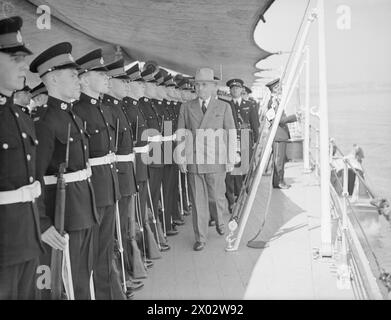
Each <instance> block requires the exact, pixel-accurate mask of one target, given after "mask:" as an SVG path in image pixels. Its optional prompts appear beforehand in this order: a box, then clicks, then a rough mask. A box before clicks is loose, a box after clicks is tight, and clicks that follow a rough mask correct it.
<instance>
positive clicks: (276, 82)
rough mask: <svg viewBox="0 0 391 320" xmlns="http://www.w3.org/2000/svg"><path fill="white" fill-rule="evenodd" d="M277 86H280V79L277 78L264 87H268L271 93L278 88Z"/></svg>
mask: <svg viewBox="0 0 391 320" xmlns="http://www.w3.org/2000/svg"><path fill="white" fill-rule="evenodd" d="M279 84H280V78H277V79H274V80H272V81H270V82H268V83H266V84H265V86H266V87H268V88H269V90H270V91H273V90H274V89H277V88H278V86H279Z"/></svg>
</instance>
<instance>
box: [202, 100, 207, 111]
mask: <svg viewBox="0 0 391 320" xmlns="http://www.w3.org/2000/svg"><path fill="white" fill-rule="evenodd" d="M201 110H202V112H203V113H204V114H205V112H206V105H205V101H204V100H202V107H201Z"/></svg>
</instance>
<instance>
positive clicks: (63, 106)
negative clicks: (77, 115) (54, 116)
mask: <svg viewBox="0 0 391 320" xmlns="http://www.w3.org/2000/svg"><path fill="white" fill-rule="evenodd" d="M67 108H68V106H67V104H66V103H64V102H63V103H61V110H66V109H67Z"/></svg>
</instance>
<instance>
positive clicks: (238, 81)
mask: <svg viewBox="0 0 391 320" xmlns="http://www.w3.org/2000/svg"><path fill="white" fill-rule="evenodd" d="M226 85H227V87H229V88H232V87H240V88H243V86H244V82H243V80H241V79H231V80H228V81H227V83H226Z"/></svg>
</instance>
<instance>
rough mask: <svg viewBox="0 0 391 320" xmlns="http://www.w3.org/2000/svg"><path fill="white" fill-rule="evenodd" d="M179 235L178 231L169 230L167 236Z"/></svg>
mask: <svg viewBox="0 0 391 320" xmlns="http://www.w3.org/2000/svg"><path fill="white" fill-rule="evenodd" d="M178 233H179V231H178V230H167V231H166V235H167V236H176V235H177V234H178Z"/></svg>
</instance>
